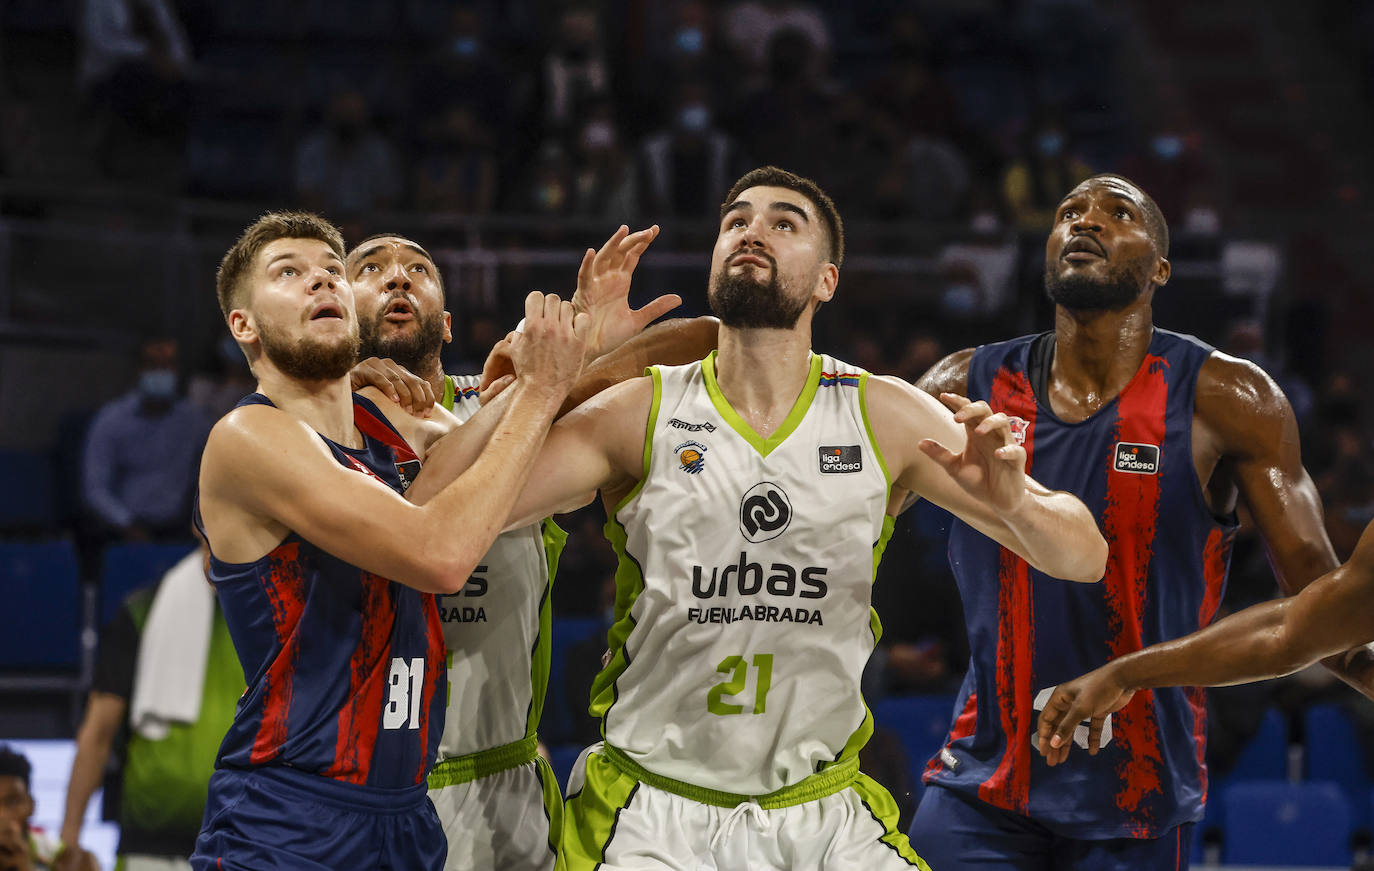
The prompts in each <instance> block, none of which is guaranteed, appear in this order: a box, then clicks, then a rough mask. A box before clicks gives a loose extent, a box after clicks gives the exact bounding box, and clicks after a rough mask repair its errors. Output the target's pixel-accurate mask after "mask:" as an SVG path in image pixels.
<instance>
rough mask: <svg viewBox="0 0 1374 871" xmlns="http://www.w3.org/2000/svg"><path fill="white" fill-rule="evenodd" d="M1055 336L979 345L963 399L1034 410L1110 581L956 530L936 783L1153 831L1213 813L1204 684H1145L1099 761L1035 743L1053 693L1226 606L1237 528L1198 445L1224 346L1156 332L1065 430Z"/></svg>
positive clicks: (996, 801) (1035, 452) (1056, 823)
mask: <svg viewBox="0 0 1374 871" xmlns="http://www.w3.org/2000/svg"><path fill="white" fill-rule="evenodd" d="M1053 339H1054V336H1053V334H1052V333H1046V334H1042V335H1040V336H1024V337H1022V338H1019V339H1014V340H1012V341H1010V342H1003V343H1000V344H996V345H985V346H983V347H980V348H979V349H978V350H977V351H976V352H975V353H974V355H973V358H972V360H971V362H970V364H969V376H968V390H969V394H968V395H969V397H970V398H971V399H985V400H987V402H988V404H989V405H991V406H992V409H993V410H994V411H1002V412H1005V413H1007V414H1008V415H1012V416H1014V417H1019V418H1021V419H1022V420H1024V421H1025V427H1024V432H1025V442H1024V446H1025V448H1026V456H1027V460H1026V463H1027V468H1028V470H1029V474H1031V475H1032V476H1034V477H1035V479H1036V480H1038V481H1040V482H1041V483H1042V484H1044V485H1045V486H1047V487H1049V488H1051V489H1054V490H1065V491H1068V492H1070V493H1073V494H1074V495H1076V496H1078V497H1079V498H1080V499H1082V500H1083V502H1084V503H1085V504H1086V505H1087V506H1088V508H1089V510H1091V511H1092V513H1093V515H1094V516H1095V517H1096V518H1097V522H1098V525H1099V527H1100V528H1101V530H1102V534H1103V536H1104V537H1105V538H1106V539H1107V544H1108V546H1109V548H1110V553H1109V556H1108V559H1107V573H1106V575H1105V577H1104V578H1103V580H1102V582H1101V583H1098V584H1078V583H1073V582H1070V581H1063V580H1059V579H1056V578H1050V577H1048V576H1046V575H1043V574H1041V573H1040V572H1037V571H1036V570H1034V569H1032V568H1030V567H1029V566H1028V565H1027V563H1026V562H1025V561H1024V560H1023V559H1021V558H1020V557H1018V556H1016V555H1015V554H1013V553H1012V552H1011V551H1009V550H1006V549H1005V548H1003V547H1001V546H1000V545H998V544H997V543H996V542H995V541H993V540H991V539H989V538H987V537H985V536H983V535H982V534H980V533H979V532H977V531H976V530H974V529H973V528H971V527H969V526H967V525H966V524H963V523H958V522H956V523H955V525H954V527H953V529H952V530H951V533H950V540H949V556H950V563H951V566H952V568H953V570H954V574H955V578H956V580H957V581H958V584H959V592H960V595H961V597H962V599H963V603H964V614H965V619H966V621H967V624H968V634H969V646H970V649H971V651H972V654H971V657H970V663H969V671H968V676H967V677H966V678H965V680H964V684H963V687H962V688H961V690H960V693H959V697H958V701H957V703H956V706H955V721H954V724H953V726H952V728H951V730H950V734H949V738H948V740H947V743H946V746H945V749H944V750H942V751H941V753H940V754H938V755H937V756H936V757H935V758H934V759H932V760H931V761H930V764H929V765H928V766H927V768H926V774H925V779H926V781H927V782H937V783H939V784H941V785H943V786H946V787H949V788H952V789H955V790H958V791H959V792H961V793H963V794H965V795H967V796H969V797H971V798H977V799H981V800H982V801H984V802H987V803H989V804H992V805H995V806H997V807H1000V808H1003V809H1006V810H1009V811H1014V812H1018V813H1022V814H1025V815H1027V816H1029V817H1031V818H1033V819H1035V820H1037V821H1038V822H1040V823H1042V824H1044V825H1045V826H1047V827H1048V828H1050V829H1051V830H1052V831H1054V832H1056V833H1057V834H1060V835H1063V836H1065V837H1073V838H1085V839H1103V838H1118V837H1136V838H1152V837H1158V836H1160V835H1162V834H1163V833H1165V832H1167V831H1168V830H1169V829H1170V828H1172V827H1174V826H1176V825H1179V824H1180V823H1184V822H1187V821H1190V820H1197V819H1200V818H1201V816H1202V807H1203V803H1204V801H1205V800H1206V793H1207V769H1206V765H1205V764H1204V761H1203V749H1204V746H1205V742H1206V731H1205V730H1206V724H1205V711H1206V708H1205V700H1204V695H1203V690H1201V689H1198V688H1168V689H1159V690H1153V691H1148V692H1140V693H1136V695H1135V698H1134V699H1132V700H1131V702H1130V704H1128V705H1127V706H1126V707H1125V708H1123V709H1122V710H1121V711H1120V712H1118V713H1117V714H1115V715H1113V719H1112V724H1111V725H1112V733H1111V740H1110V743H1109V744H1107V746H1106V747H1104V748H1103V749H1102V751H1101V752H1099V753H1098V755H1097V756H1089V755H1088V754H1087V752H1085V751H1083V750H1082V749H1081V748H1075V750H1074V752H1071V753H1070V754H1069V757H1068V760H1067V761H1066V762H1065V763H1062V764H1060V765H1058V766H1056V767H1054V768H1050V767H1049V766H1047V765H1046V764H1045V762H1044V759H1043V758H1042V757H1041V756H1040V754H1039V753H1037V752H1035V749H1034V746H1033V744H1032V736H1033V735H1034V732H1035V726H1036V717H1037V715H1038V708H1039V707H1040V706H1042V705H1043V704H1044V702H1045V701H1046V699H1047V698H1048V695H1049V692H1048V691H1049V689H1050V688H1052V687H1054V686H1055V685H1057V684H1059V683H1060V682H1062V681H1066V680H1069V679H1071V678H1074V677H1077V676H1079V675H1081V674H1083V673H1084V672H1087V671H1090V670H1092V669H1094V668H1097V667H1098V666H1100V665H1102V664H1103V663H1105V662H1107V661H1108V660H1109V659H1113V658H1115V657H1118V656H1121V655H1123V654H1126V653H1129V652H1130V651H1133V650H1138V649H1140V648H1142V647H1145V646H1147V645H1150V644H1154V643H1156V642H1160V641H1165V640H1168V639H1171V638H1177V637H1179V636H1181V635H1186V634H1188V633H1189V632H1193V631H1195V630H1196V629H1198V628H1200V627H1202V626H1206V625H1207V624H1208V623H1209V622H1211V620H1212V618H1213V616H1214V615H1215V614H1216V610H1217V606H1218V604H1219V603H1220V601H1221V595H1222V592H1223V590H1224V588H1225V584H1226V575H1227V571H1228V569H1229V567H1230V559H1231V544H1232V541H1233V538H1234V534H1235V530H1236V524H1235V519H1234V518H1233V517H1232V518H1226V519H1224V520H1218V519H1217V518H1215V517H1214V516H1213V514H1212V512H1211V511H1210V509H1209V507H1208V505H1207V503H1206V501H1205V498H1204V494H1203V489H1202V484H1201V483H1200V482H1199V481H1198V476H1197V472H1196V470H1195V467H1194V464H1193V451H1192V428H1193V400H1194V395H1195V391H1196V386H1197V377H1198V371H1199V370H1200V369H1201V367H1202V364H1203V363H1204V361H1206V359H1207V357H1208V356H1209V355H1210V354H1211V352H1212V348H1210V347H1208V346H1207V345H1205V344H1203V343H1202V342H1199V341H1198V340H1197V339H1195V338H1193V337H1191V336H1184V335H1180V334H1177V333H1171V332H1167V331H1165V330H1159V329H1156V330H1155V332H1154V336H1153V338H1152V340H1151V342H1150V347H1149V351H1148V352H1147V353H1146V356H1145V360H1144V362H1142V363H1141V365H1140V369H1139V370H1138V371H1137V372H1136V373H1135V375H1134V376H1133V377H1132V379H1131V381H1130V382H1129V383H1128V384H1127V385H1126V387H1125V389H1123V390H1122V391H1121V394H1120V395H1119V396H1117V397H1116V398H1115V399H1113V400H1112V401H1110V402H1108V403H1107V404H1106V405H1104V406H1103V407H1102V408H1101V409H1099V410H1098V411H1097V412H1096V413H1094V414H1093V415H1092V416H1090V417H1089V418H1087V419H1086V420H1083V421H1081V422H1079V423H1065V422H1064V421H1061V420H1059V419H1058V418H1057V417H1055V415H1054V412H1053V411H1051V410H1050V407H1049V401H1048V397H1047V395H1046V388H1045V385H1046V384H1047V383H1048V370H1049V364H1050V361H1051V360H1052V359H1053ZM1018 426H1019V425H1018Z"/></svg>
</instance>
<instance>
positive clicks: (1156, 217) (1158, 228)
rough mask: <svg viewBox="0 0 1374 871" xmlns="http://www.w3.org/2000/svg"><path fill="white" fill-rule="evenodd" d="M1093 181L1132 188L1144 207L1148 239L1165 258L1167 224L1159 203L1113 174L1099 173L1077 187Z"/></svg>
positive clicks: (1166, 254) (1126, 180)
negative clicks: (1110, 182)
mask: <svg viewBox="0 0 1374 871" xmlns="http://www.w3.org/2000/svg"><path fill="white" fill-rule="evenodd" d="M1094 181H1114V182H1117V183H1118V184H1122V185H1125V186H1126V187H1129V188H1134V189H1135V190H1136V191H1137V192H1138V193H1139V194H1140V199H1141V206H1142V207H1144V210H1145V229H1146V231H1147V232H1149V234H1150V239H1151V240H1152V241H1153V242H1154V243H1155V247H1156V248H1158V249H1159V256H1160V257H1165V258H1167V257H1168V256H1169V222H1168V221H1166V220H1164V212H1163V210H1161V209H1160V208H1159V203H1156V202H1155V199H1154V197H1152V196H1150V195H1149V194H1148V193H1146V192H1145V189H1144V188H1143V187H1141V186H1140V185H1138V184H1136V183H1135V182H1133V181H1131V180H1130V179H1129V178H1126V176H1124V175H1117V174H1116V173H1114V172H1101V173H1098V174H1097V175H1094V176H1089V177H1088V178H1086V179H1084V180H1083V182H1082V184H1080V185H1078V187H1082V186H1083V185H1085V184H1088V183H1089V182H1094Z"/></svg>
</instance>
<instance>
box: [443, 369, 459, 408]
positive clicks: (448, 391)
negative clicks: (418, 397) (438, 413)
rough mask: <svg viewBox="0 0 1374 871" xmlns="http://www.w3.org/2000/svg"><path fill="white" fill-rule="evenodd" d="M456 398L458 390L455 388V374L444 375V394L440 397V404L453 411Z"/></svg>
mask: <svg viewBox="0 0 1374 871" xmlns="http://www.w3.org/2000/svg"><path fill="white" fill-rule="evenodd" d="M455 398H456V391H455V390H454V389H453V376H452V375H445V376H444V395H443V396H442V397H440V399H439V404H440V405H442V406H443V407H444V408H446V409H448V410H449V411H453V401H454V399H455Z"/></svg>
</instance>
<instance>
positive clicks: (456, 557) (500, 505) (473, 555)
mask: <svg viewBox="0 0 1374 871" xmlns="http://www.w3.org/2000/svg"><path fill="white" fill-rule="evenodd" d="M507 393H511V394H512V396H511V399H510V400H509V407H508V408H507V409H506V410H505V413H504V414H502V415H501V419H500V422H499V423H498V424H497V425H496V428H495V431H494V432H493V433H492V434H491V437H490V438H489V439H488V440H487V442H486V446H485V447H484V448H483V449H482V452H481V455H480V456H478V457H477V458H476V459H475V460H474V461H473V462H472V464H471V466H469V467H468V468H467V470H466V471H464V472H462V473H461V474H460V475H458V476H457V478H456V479H454V480H453V481H452V483H449V484H448V485H446V486H445V487H444V488H443V489H442V490H440V491H439V492H438V493H437V494H435V495H434V496H433V497H432V498H430V499H429V500H428V501H427V502H426V503H425V505H424V511H425V515H426V520H427V523H426V524H425V525H426V527H427V528H428V530H429V531H431V533H432V534H431V535H429V536H427V545H426V546H427V547H432V548H434V549H435V551H437V553H436V557H437V559H436V566H437V571H438V572H439V577H438V578H437V579H436V580H437V584H436V585H437V587H438V589H437V590H436V592H444V593H454V592H457V591H458V590H459V589H461V588H462V585H463V583H464V582H466V580H467V578H468V576H469V575H470V574H471V573H472V570H473V568H474V567H476V565H477V563H478V562H479V561H480V560H481V558H482V556H483V555H484V554H485V553H486V552H487V550H488V549H490V547H491V543H492V542H493V541H494V540H495V538H496V536H497V535H498V534H499V533H500V532H501V530H502V528H503V527H504V526H505V523H506V518H507V516H508V515H509V514H510V512H511V509H512V507H513V506H514V504H515V499H516V497H517V496H518V495H519V494H520V491H521V490H522V489H523V488H524V486H525V482H526V481H527V480H528V478H529V474H530V468H531V466H532V465H533V462H534V458H535V455H536V454H537V453H538V451H539V448H540V447H541V446H542V445H543V443H544V439H545V437H546V436H547V434H548V428H549V424H551V423H552V422H553V418H554V414H555V413H556V412H557V410H558V407H559V405H560V403H561V402H562V399H563V393H562V392H561V391H556V392H555V391H551V390H549V389H547V388H545V387H543V386H540V385H536V384H532V383H526V384H521V383H519V382H517V383H516V384H515V385H513V386H512V387H511V388H509V389H508V390H507Z"/></svg>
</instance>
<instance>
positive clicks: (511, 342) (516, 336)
mask: <svg viewBox="0 0 1374 871" xmlns="http://www.w3.org/2000/svg"><path fill="white" fill-rule="evenodd" d="M520 335H521V334H520V332H519V331H517V330H511V331H510V332H509V333H506V337H505V338H504V339H502V340H501V341H499V342H497V343H496V344H495V345H492V346H491V350H490V351H488V352H487V359H486V361H485V362H484V363H482V378H481V380H480V381H479V382H478V383H477V389H478V390H479V391H481V393H482V401H483V402H486V401H487V397H486V392H487V390H488V389H489V388H490V387H491V386H492V385H493V384H495V383H496V382H497V381H499V380H500V379H502V378H505V377H506V376H507V375H509V376H511V377H512V378H514V377H515V355H514V352H515V345H516V343H517V342H519V341H520Z"/></svg>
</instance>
